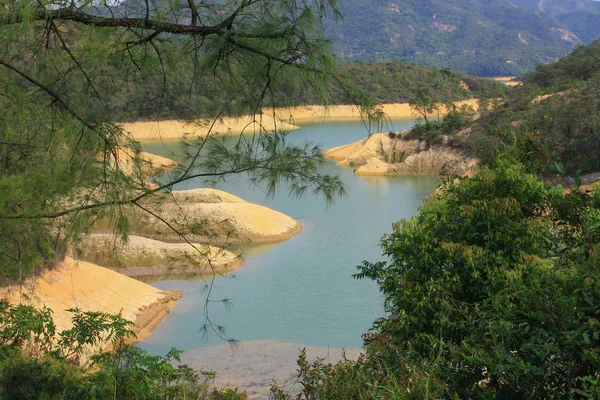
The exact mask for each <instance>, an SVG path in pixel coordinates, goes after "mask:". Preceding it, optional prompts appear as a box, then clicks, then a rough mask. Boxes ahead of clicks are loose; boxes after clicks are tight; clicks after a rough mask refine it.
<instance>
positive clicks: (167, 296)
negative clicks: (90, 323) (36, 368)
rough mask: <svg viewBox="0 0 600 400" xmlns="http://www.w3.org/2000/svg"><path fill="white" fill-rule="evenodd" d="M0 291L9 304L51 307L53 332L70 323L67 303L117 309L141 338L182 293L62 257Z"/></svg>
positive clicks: (89, 308) (88, 308)
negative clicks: (54, 264)
mask: <svg viewBox="0 0 600 400" xmlns="http://www.w3.org/2000/svg"><path fill="white" fill-rule="evenodd" d="M0 297H1V298H3V299H7V300H8V301H9V302H10V303H11V304H29V305H33V306H35V307H37V308H41V307H43V306H46V307H48V308H51V309H52V311H53V314H52V316H53V319H54V322H55V324H56V331H57V332H61V331H62V330H65V329H70V328H71V326H72V324H71V317H72V313H69V312H67V311H66V310H67V309H69V308H74V307H77V308H79V309H81V310H82V311H102V312H105V313H109V314H118V313H121V315H122V316H123V318H125V319H128V320H130V321H133V322H134V323H135V325H134V327H133V331H134V332H135V333H136V335H137V340H138V341H139V340H143V339H145V338H146V337H148V336H149V335H150V332H151V331H152V329H154V328H155V327H156V326H157V325H158V324H159V323H160V322H161V321H162V320H163V318H164V317H166V316H167V314H168V313H169V311H170V310H171V309H172V308H173V307H174V306H175V303H176V302H177V300H178V299H179V298H180V297H181V293H179V292H173V291H166V290H159V289H156V288H154V287H152V286H150V285H147V284H145V283H142V282H139V281H137V280H135V279H132V278H129V277H127V276H124V275H121V274H119V273H117V272H115V271H111V270H109V269H106V268H102V267H99V266H97V265H94V264H90V263H87V262H83V261H75V260H74V259H72V258H66V259H65V260H64V261H63V262H62V263H60V264H59V265H58V266H57V267H56V268H54V269H51V270H47V271H46V272H44V273H43V274H42V275H41V276H39V277H35V278H31V279H30V280H29V281H28V282H27V283H26V284H24V285H21V286H8V287H3V288H0Z"/></svg>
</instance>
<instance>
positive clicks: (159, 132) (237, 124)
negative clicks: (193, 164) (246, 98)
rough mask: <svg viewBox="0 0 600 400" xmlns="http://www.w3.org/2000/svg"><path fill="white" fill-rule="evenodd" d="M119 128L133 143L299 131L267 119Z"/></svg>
mask: <svg viewBox="0 0 600 400" xmlns="http://www.w3.org/2000/svg"><path fill="white" fill-rule="evenodd" d="M120 126H121V127H122V128H123V129H124V130H125V131H127V132H129V133H130V134H131V135H132V138H133V139H134V140H141V141H143V140H183V139H197V138H204V137H207V136H208V135H209V134H211V135H223V134H233V133H242V132H245V133H259V132H268V131H273V130H275V129H277V130H293V129H298V127H297V126H294V125H291V124H288V123H285V122H283V121H280V120H277V119H274V118H272V117H269V116H268V115H265V116H261V115H256V116H253V115H246V116H242V117H221V118H219V119H217V120H208V119H201V120H196V121H181V120H156V121H138V122H126V123H122V124H120Z"/></svg>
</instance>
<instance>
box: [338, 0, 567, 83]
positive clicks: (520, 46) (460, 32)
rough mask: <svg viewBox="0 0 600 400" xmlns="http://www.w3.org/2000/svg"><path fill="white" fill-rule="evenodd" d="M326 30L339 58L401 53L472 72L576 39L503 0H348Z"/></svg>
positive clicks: (537, 55)
mask: <svg viewBox="0 0 600 400" xmlns="http://www.w3.org/2000/svg"><path fill="white" fill-rule="evenodd" d="M340 11H341V12H342V14H343V15H344V20H343V21H342V23H341V24H332V25H331V26H330V27H329V28H328V32H329V35H330V36H331V37H332V38H333V40H334V41H335V42H336V46H337V50H336V51H337V52H338V54H339V55H340V57H341V58H342V59H344V60H372V61H389V60H395V59H403V60H405V61H408V62H411V63H418V64H425V65H430V66H436V67H440V68H444V67H447V68H450V69H453V70H455V71H459V72H463V73H469V74H473V75H478V76H500V75H519V74H522V73H524V72H527V71H530V70H532V69H534V68H535V66H536V65H538V64H542V63H547V62H549V61H552V60H553V59H556V58H558V57H561V56H563V55H564V54H566V53H567V52H568V51H569V50H570V49H571V48H572V47H573V46H574V45H575V44H577V43H578V39H577V38H576V37H575V36H574V35H572V34H570V32H569V31H568V30H567V29H563V28H564V27H563V26H562V25H561V24H559V23H558V22H556V21H555V20H553V19H552V18H550V17H547V16H545V15H542V14H536V13H535V12H533V11H529V10H527V9H522V8H518V7H515V6H514V5H512V4H509V2H508V1H506V0H493V1H485V2H483V1H480V0H469V1H465V0H451V1H433V0H428V1H422V0H394V1H385V2H382V1H376V0H369V1H364V0H347V1H344V2H342V3H340Z"/></svg>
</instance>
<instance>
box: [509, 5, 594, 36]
mask: <svg viewBox="0 0 600 400" xmlns="http://www.w3.org/2000/svg"><path fill="white" fill-rule="evenodd" d="M512 2H513V3H514V4H517V5H519V6H522V7H527V8H529V9H532V10H538V11H540V12H542V13H544V14H546V15H548V16H551V17H553V18H555V19H556V20H557V21H558V22H560V23H561V24H564V25H565V26H567V27H568V28H569V29H570V30H572V31H573V33H575V34H576V35H577V36H578V37H579V38H580V39H581V40H583V41H584V42H585V43H587V44H589V43H592V42H593V41H594V40H596V39H600V29H598V27H599V26H600V2H598V1H595V0H544V1H543V2H541V1H539V0H512Z"/></svg>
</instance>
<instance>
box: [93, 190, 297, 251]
mask: <svg viewBox="0 0 600 400" xmlns="http://www.w3.org/2000/svg"><path fill="white" fill-rule="evenodd" d="M161 196H165V199H164V200H163V199H161ZM169 197H171V199H172V201H169ZM156 200H158V201H156ZM152 201H153V202H149V203H148V204H145V205H144V206H145V207H147V208H148V209H150V210H152V212H154V213H156V214H157V215H160V216H161V218H163V219H164V220H166V221H168V222H169V224H170V225H171V227H174V228H176V229H177V230H178V231H179V232H181V233H183V234H185V236H186V238H187V239H188V240H191V241H194V242H198V243H211V244H213V245H218V246H220V247H223V245H231V244H236V243H270V242H278V241H282V240H287V239H289V238H291V237H292V236H295V235H296V234H298V233H299V232H301V231H302V224H301V223H299V222H298V221H296V220H295V219H294V218H291V217H289V216H287V215H285V214H283V213H280V212H278V211H275V210H271V209H270V208H267V207H264V206H261V205H258V204H253V203H248V202H246V201H244V200H242V199H240V198H239V197H237V196H233V195H231V194H229V193H225V192H223V191H220V190H216V189H210V188H202V189H192V190H186V191H175V192H172V193H171V194H164V195H159V196H158V197H157V198H156V199H153V200H152ZM135 212H136V214H135V216H134V217H133V218H132V224H131V233H132V234H134V235H138V236H143V237H147V238H151V239H155V240H161V241H166V242H181V237H180V235H179V234H177V233H176V232H174V231H173V230H172V229H171V228H170V227H169V226H167V225H166V224H165V223H164V222H163V221H160V220H158V219H156V218H155V217H153V216H151V215H150V214H147V213H144V212H142V211H139V210H136V211H135ZM98 233H101V232H98Z"/></svg>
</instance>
